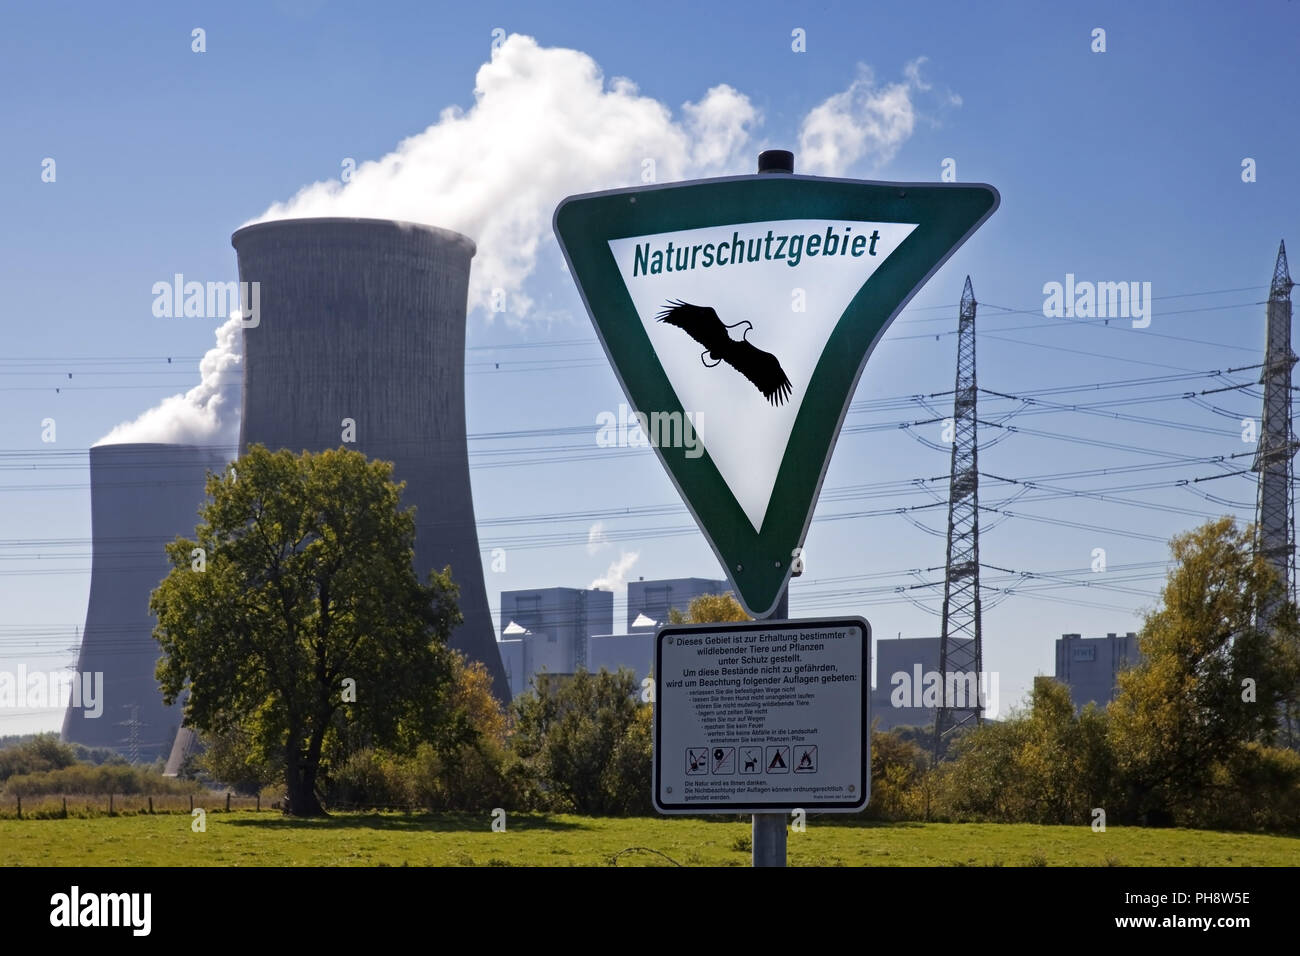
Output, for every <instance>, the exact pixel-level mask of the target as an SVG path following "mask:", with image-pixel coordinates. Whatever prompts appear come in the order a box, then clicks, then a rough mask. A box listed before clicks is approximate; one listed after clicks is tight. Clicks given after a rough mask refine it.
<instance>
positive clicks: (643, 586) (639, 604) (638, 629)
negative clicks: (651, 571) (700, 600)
mask: <svg viewBox="0 0 1300 956" xmlns="http://www.w3.org/2000/svg"><path fill="white" fill-rule="evenodd" d="M730 590H731V587H730V585H728V584H727V582H726V581H719V580H714V579H712V578H665V579H661V580H658V581H644V580H642V581H629V582H628V583H627V632H628V633H629V634H646V633H653V632H654V631H655V629H656V628H657V627H659V626H660V625H661V624H667V623H668V613H669V611H670V610H678V611H681V612H682V613H683V614H685V613H686V611H687V610H688V609H689V608H690V606H691V601H692V600H694V599H695V598H697V597H700V596H701V595H704V594H725V593H727V592H728V591H730Z"/></svg>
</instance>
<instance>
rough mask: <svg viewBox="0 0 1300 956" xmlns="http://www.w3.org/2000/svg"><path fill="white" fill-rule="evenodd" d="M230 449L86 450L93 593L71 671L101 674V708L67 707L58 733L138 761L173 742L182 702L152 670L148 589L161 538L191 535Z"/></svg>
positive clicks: (161, 563)
mask: <svg viewBox="0 0 1300 956" xmlns="http://www.w3.org/2000/svg"><path fill="white" fill-rule="evenodd" d="M228 457H229V456H228V454H227V453H226V451H225V450H224V449H219V448H210V447H204V446H198V445H167V444H121V445H96V446H94V447H92V448H91V449H90V521H91V570H90V599H89V602H88V604H87V607H86V628H85V631H84V633H83V634H82V639H81V648H80V651H79V653H78V656H77V673H78V674H83V675H84V674H96V673H99V674H103V684H102V686H103V694H102V696H103V701H102V704H103V711H102V713H101V714H100V716H98V717H92V716H90V715H89V714H88V713H87V711H86V709H85V708H84V707H82V708H77V707H69V708H68V710H67V712H66V713H65V715H64V718H63V739H64V740H67V741H70V742H72V743H79V744H85V745H86V746H87V747H110V748H112V749H114V750H116V751H118V752H119V753H121V754H123V755H124V756H127V757H128V758H130V759H133V760H143V761H153V760H156V759H157V758H158V757H159V756H163V755H166V754H167V753H168V751H169V750H170V748H171V746H172V738H173V736H174V735H175V734H176V730H177V727H178V726H179V725H180V721H181V715H180V706H179V705H175V706H172V707H165V706H163V700H162V692H161V691H160V690H159V689H158V682H157V680H156V679H155V678H154V668H155V667H156V665H157V663H158V658H159V657H160V656H161V655H160V652H159V650H158V644H157V643H156V642H155V641H154V639H153V629H154V625H155V624H156V621H155V619H154V616H153V615H152V614H151V613H150V611H149V597H150V595H151V594H152V593H153V591H154V589H155V588H157V587H158V584H159V582H161V581H162V579H163V578H165V577H166V576H167V574H168V572H169V571H170V570H171V564H170V563H169V561H168V559H167V554H166V552H165V551H164V550H163V546H164V545H166V544H168V543H169V542H171V541H172V540H174V539H175V538H176V537H177V536H184V537H193V536H194V529H195V527H196V526H197V525H198V523H199V514H198V512H199V508H200V507H201V506H202V504H203V502H204V500H205V497H206V496H205V493H204V485H205V482H206V480H207V473H208V471H209V470H211V471H221V469H222V468H224V467H225V464H226V461H227V459H228Z"/></svg>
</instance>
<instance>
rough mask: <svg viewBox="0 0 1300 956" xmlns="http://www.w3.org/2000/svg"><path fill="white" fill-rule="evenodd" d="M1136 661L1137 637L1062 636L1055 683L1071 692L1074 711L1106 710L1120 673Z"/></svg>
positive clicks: (1057, 653)
mask: <svg viewBox="0 0 1300 956" xmlns="http://www.w3.org/2000/svg"><path fill="white" fill-rule="evenodd" d="M1137 660H1138V642H1137V634H1135V633H1133V632H1132V631H1129V632H1128V633H1127V634H1107V635H1106V636H1105V637H1083V636H1082V635H1079V634H1062V635H1061V637H1060V639H1059V640H1058V641H1057V642H1056V679H1057V680H1058V681H1060V682H1061V683H1062V684H1065V685H1066V686H1067V687H1069V688H1070V700H1071V701H1073V703H1074V709H1075V710H1082V709H1083V708H1084V707H1086V706H1087V705H1088V704H1089V703H1095V704H1096V705H1097V706H1098V707H1105V706H1106V705H1107V704H1109V703H1110V702H1111V701H1112V700H1114V699H1115V691H1116V690H1117V689H1118V687H1119V672H1120V671H1122V670H1125V669H1126V668H1129V667H1132V666H1133V665H1134V664H1136V663H1137Z"/></svg>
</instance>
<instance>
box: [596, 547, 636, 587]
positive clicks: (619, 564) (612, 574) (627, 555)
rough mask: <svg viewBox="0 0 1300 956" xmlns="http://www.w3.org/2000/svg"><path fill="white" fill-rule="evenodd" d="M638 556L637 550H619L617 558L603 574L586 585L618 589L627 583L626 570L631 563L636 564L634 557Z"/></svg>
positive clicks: (628, 569)
mask: <svg viewBox="0 0 1300 956" xmlns="http://www.w3.org/2000/svg"><path fill="white" fill-rule="evenodd" d="M640 556H641V554H640V552H638V551H623V552H620V553H619V556H618V558H616V559H615V560H614V562H613V563H612V564H611V565H610V566H609V569H608V570H607V571H606V572H605V576H604V577H599V578H596V580H594V581H592V582H591V584H590V585H588V587H593V588H604V589H605V590H606V591H617V590H619V589H620V588H622V587H624V586H625V585H626V584H627V575H628V572H629V571H631V570H632V565H634V564H636V559H637V558H639V557H640Z"/></svg>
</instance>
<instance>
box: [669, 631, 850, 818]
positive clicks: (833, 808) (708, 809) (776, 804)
mask: <svg viewBox="0 0 1300 956" xmlns="http://www.w3.org/2000/svg"><path fill="white" fill-rule="evenodd" d="M827 627H848V628H852V627H856V628H858V629H859V630H860V631H861V632H862V671H861V674H860V675H859V679H858V682H857V683H858V687H859V688H860V692H861V698H862V703H861V720H862V725H861V733H862V753H861V757H862V765H861V767H860V768H859V772H858V775H857V776H858V782H857V784H856V786H857V788H858V792H859V793H860V794H861V796H859V797H858V798H856V799H854V800H852V801H809V800H799V801H793V800H792V801H771V802H755V801H733V802H730V803H698V802H697V803H680V804H678V803H665V802H663V801H662V800H661V799H660V796H661V794H660V787H661V777H662V772H661V761H662V760H663V759H664V758H665V754H664V750H663V746H662V742H663V736H662V729H663V728H662V721H663V713H664V706H663V687H662V681H663V673H664V670H663V649H664V639H665V638H666V637H675V636H678V635H690V634H717V633H719V632H728V633H752V632H762V631H790V630H804V629H808V630H813V629H817V628H827ZM654 682H655V683H654V692H655V696H654V720H653V721H652V724H653V738H652V739H653V749H652V754H653V756H652V760H651V764H652V766H651V782H650V787H651V802H652V804H653V805H654V808H655V810H656V812H658V813H661V814H664V815H668V816H678V815H686V816H690V815H703V814H745V813H752V814H770V813H776V814H784V813H789V812H791V811H793V810H807V811H811V812H815V813H861V812H862V811H863V810H865V809H866V807H867V804H868V803H869V802H870V801H871V624H870V622H869V621H867V620H866V619H865V618H863V617H860V616H856V615H842V616H837V617H815V618H799V619H797V620H775V619H769V620H760V621H738V622H727V623H704V624H668V625H664V626H663V627H661V628H659V630H658V631H656V632H655V656H654ZM809 686H810V687H812V686H816V685H809ZM666 756H667V759H672V758H673V755H672V754H668V755H666ZM677 756H678V757H680V755H677Z"/></svg>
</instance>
